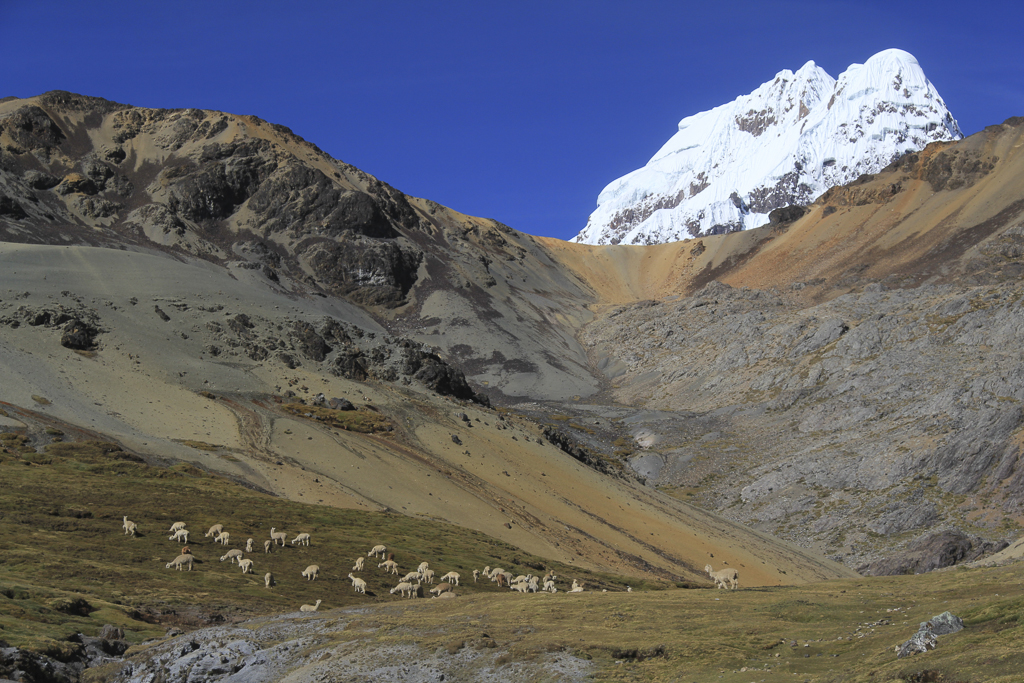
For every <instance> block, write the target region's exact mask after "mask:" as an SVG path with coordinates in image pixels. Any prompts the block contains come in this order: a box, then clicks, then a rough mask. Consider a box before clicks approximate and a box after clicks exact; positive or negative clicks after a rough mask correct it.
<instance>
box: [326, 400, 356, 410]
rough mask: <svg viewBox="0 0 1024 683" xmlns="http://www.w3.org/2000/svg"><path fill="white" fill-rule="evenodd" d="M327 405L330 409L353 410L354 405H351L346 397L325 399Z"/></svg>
mask: <svg viewBox="0 0 1024 683" xmlns="http://www.w3.org/2000/svg"><path fill="white" fill-rule="evenodd" d="M327 405H328V406H329V407H330V408H331V409H332V410H355V409H356V407H355V406H354V405H352V401H349V400H348V399H347V398H331V399H330V400H329V401H327Z"/></svg>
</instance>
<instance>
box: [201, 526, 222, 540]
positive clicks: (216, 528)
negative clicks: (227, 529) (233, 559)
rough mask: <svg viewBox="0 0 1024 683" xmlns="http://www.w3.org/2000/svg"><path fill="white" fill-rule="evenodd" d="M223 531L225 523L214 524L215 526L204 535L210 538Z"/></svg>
mask: <svg viewBox="0 0 1024 683" xmlns="http://www.w3.org/2000/svg"><path fill="white" fill-rule="evenodd" d="M222 531H224V525H223V524H214V525H213V526H211V527H210V530H209V531H207V532H206V534H205V535H204V537H205V538H209V537H210V536H216V535H217V534H219V533H220V532H222Z"/></svg>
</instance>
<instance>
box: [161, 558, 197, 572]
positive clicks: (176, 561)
mask: <svg viewBox="0 0 1024 683" xmlns="http://www.w3.org/2000/svg"><path fill="white" fill-rule="evenodd" d="M194 559H195V558H194V557H192V556H191V555H178V556H177V557H176V558H174V559H173V560H171V561H170V562H168V563H167V564H165V565H164V569H170V568H171V567H176V568H177V569H178V571H179V572H180V571H181V567H182V565H185V564H187V565H188V570H189V571H192V561H193V560H194Z"/></svg>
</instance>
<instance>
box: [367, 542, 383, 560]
mask: <svg viewBox="0 0 1024 683" xmlns="http://www.w3.org/2000/svg"><path fill="white" fill-rule="evenodd" d="M387 552H388V549H387V546H383V545H375V546H373V547H372V548H370V552H368V553H366V556H367V557H370V556H371V555H372V556H373V557H377V555H378V554H379V555H380V559H382V560H383V559H384V556H385V554H386V553H387Z"/></svg>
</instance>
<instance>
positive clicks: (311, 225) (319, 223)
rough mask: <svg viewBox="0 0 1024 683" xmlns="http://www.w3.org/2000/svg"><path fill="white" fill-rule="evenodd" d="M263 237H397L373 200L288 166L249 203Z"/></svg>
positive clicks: (309, 171)
mask: <svg viewBox="0 0 1024 683" xmlns="http://www.w3.org/2000/svg"><path fill="white" fill-rule="evenodd" d="M249 208H250V209H252V210H253V211H255V212H256V213H257V214H259V216H260V229H261V231H262V232H263V233H264V234H270V233H278V232H286V231H290V232H291V233H293V234H295V235H307V234H316V233H323V234H327V235H330V236H332V237H333V236H337V235H339V234H341V233H345V232H355V233H358V234H361V235H365V236H367V237H378V238H393V237H396V236H397V234H398V233H397V232H395V230H394V228H392V227H391V223H390V222H389V221H388V219H387V218H386V217H385V216H384V214H383V212H382V211H381V210H380V209H379V208H378V207H377V204H376V202H374V200H373V198H372V197H371V196H370V195H368V194H365V193H363V192H355V191H351V190H349V191H345V190H343V189H341V188H340V187H338V186H336V185H335V184H334V183H333V182H331V181H330V179H328V178H327V176H325V175H324V174H323V173H321V172H320V171H319V170H317V169H314V168H309V167H308V166H289V167H288V168H286V169H284V170H283V171H281V172H279V173H276V174H274V175H273V176H272V177H270V178H269V179H268V180H267V181H266V182H264V183H263V184H262V185H261V186H260V188H259V190H258V191H257V192H256V193H255V194H254V195H253V197H252V199H251V200H250V201H249Z"/></svg>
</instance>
